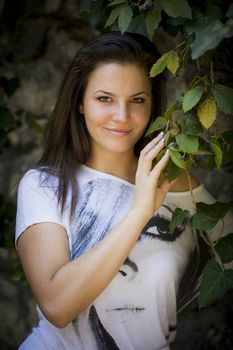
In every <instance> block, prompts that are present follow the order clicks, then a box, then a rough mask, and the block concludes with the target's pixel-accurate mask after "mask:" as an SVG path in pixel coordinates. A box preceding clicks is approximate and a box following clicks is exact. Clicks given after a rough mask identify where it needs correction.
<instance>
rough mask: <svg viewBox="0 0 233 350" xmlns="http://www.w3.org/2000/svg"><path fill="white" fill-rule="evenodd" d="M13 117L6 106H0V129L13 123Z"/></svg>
mask: <svg viewBox="0 0 233 350" xmlns="http://www.w3.org/2000/svg"><path fill="white" fill-rule="evenodd" d="M13 121H14V117H13V114H12V113H11V111H10V110H9V109H8V108H5V107H1V106H0V129H4V128H6V127H8V126H9V125H10V124H11V123H13Z"/></svg>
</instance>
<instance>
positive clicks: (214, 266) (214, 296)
mask: <svg viewBox="0 0 233 350" xmlns="http://www.w3.org/2000/svg"><path fill="white" fill-rule="evenodd" d="M232 288H233V270H224V271H222V269H221V267H220V266H219V264H218V263H217V262H216V261H209V262H208V263H207V264H206V266H205V268H204V270H203V276H202V281H201V286H200V295H199V297H198V304H199V307H200V308H202V307H206V306H208V305H210V304H212V303H213V302H214V301H216V300H218V299H220V298H222V297H223V296H224V295H225V294H226V292H227V291H229V290H230V289H232Z"/></svg>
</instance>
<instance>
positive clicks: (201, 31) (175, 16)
mask: <svg viewBox="0 0 233 350" xmlns="http://www.w3.org/2000/svg"><path fill="white" fill-rule="evenodd" d="M78 5H79V12H80V13H82V16H84V17H86V18H87V19H88V20H89V21H90V22H91V23H92V24H93V25H94V26H95V27H97V28H98V29H100V30H101V31H108V30H120V31H121V32H122V33H124V32H125V31H131V32H137V33H140V34H143V35H145V36H147V37H148V38H149V39H150V40H153V38H154V37H155V36H156V34H157V30H158V28H162V29H163V30H164V31H165V32H166V33H168V34H170V35H172V36H176V35H177V33H178V32H181V33H182V34H183V36H184V38H185V39H184V41H183V42H181V43H180V44H178V45H177V46H176V47H173V48H171V49H170V50H169V51H168V52H165V53H164V54H163V55H161V57H160V58H159V59H158V60H157V61H156V62H155V63H154V65H153V66H152V67H151V72H150V76H151V77H155V76H157V75H159V74H161V73H162V72H168V73H169V74H170V75H171V76H173V77H174V81H175V77H176V75H177V73H178V72H179V70H180V68H181V66H182V65H183V64H184V65H185V63H186V60H187V58H188V57H190V59H191V60H196V62H197V74H196V76H194V77H193V78H192V80H191V81H190V83H189V85H188V89H187V91H184V92H183V93H182V94H181V96H179V97H178V98H177V99H176V100H175V101H173V102H172V103H171V104H170V105H168V106H167V108H166V110H165V111H164V112H163V114H162V115H160V116H157V115H156V116H154V117H155V118H154V120H153V121H152V123H151V124H150V125H149V128H148V130H147V133H146V136H147V137H153V135H154V134H156V133H158V132H161V131H163V133H164V138H165V144H166V147H167V148H168V149H169V151H170V161H169V163H168V165H167V167H166V168H165V170H164V175H165V176H166V177H167V178H168V179H170V180H173V179H175V178H176V177H177V176H179V174H180V171H181V170H183V171H185V172H186V173H187V176H188V172H187V170H188V169H189V168H190V167H191V166H197V167H203V166H205V167H216V168H219V167H221V165H222V163H224V162H225V161H226V159H227V161H231V162H232V161H233V159H232V155H231V156H230V153H229V152H228V151H229V150H230V149H231V147H232V140H230V139H231V137H230V135H231V132H230V131H229V132H225V133H222V134H221V133H220V132H217V129H216V128H215V122H216V118H217V115H218V114H219V113H221V118H224V115H225V114H233V89H232V87H230V86H226V85H224V84H222V83H219V82H215V70H214V57H215V53H216V50H217V49H218V48H219V47H221V46H224V43H225V41H226V40H229V38H231V37H232V36H233V4H232V3H231V1H228V0H214V1H209V0H204V1H195V0H193V1H191V0H190V1H188V0H180V1H174V0H154V1H153V0H144V1H143V0H142V1H140V0H139V1H132V0H112V1H111V0H109V1H104V0H100V1H95V0H88V1H84V0H81V1H78ZM163 154H164V151H161V152H160V154H159V155H158V156H157V159H160V158H161V157H162V155H163ZM190 192H191V196H192V198H193V206H194V208H193V209H194V214H193V215H191V214H190V212H189V211H187V210H182V209H180V208H177V209H176V210H175V212H174V214H173V217H172V221H171V223H170V231H171V233H172V232H173V231H174V229H175V227H176V226H177V225H179V224H181V223H182V222H183V221H184V220H186V221H189V223H190V225H191V226H192V227H193V229H195V230H198V232H199V233H200V236H201V237H202V238H203V239H204V241H205V242H206V244H207V245H208V246H209V248H210V251H211V257H212V258H211V259H212V260H210V261H209V262H208V263H207V265H206V266H205V268H204V270H203V276H202V284H201V287H200V296H199V306H200V307H204V306H207V305H209V304H211V303H212V302H213V301H215V300H216V299H218V298H220V297H222V296H223V295H224V294H225V293H226V292H227V291H228V290H229V289H232V288H233V271H232V270H228V269H226V268H225V267H224V265H223V263H225V262H227V261H229V260H232V259H233V254H232V251H233V240H232V235H233V234H228V235H227V236H226V237H224V238H221V232H220V233H219V238H218V240H217V241H215V242H211V241H210V239H209V238H208V233H207V231H208V230H210V229H212V228H213V227H215V225H216V224H217V223H218V222H219V221H222V220H223V218H224V216H225V215H226V213H227V212H228V211H229V210H230V209H231V208H232V207H233V205H232V203H220V202H217V203H215V204H212V205H207V204H205V203H195V201H194V197H193V193H192V189H191V186H190ZM226 257H227V258H226Z"/></svg>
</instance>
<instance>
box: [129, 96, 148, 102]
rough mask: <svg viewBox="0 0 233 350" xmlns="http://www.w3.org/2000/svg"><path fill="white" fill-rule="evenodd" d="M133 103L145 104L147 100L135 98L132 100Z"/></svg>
mask: <svg viewBox="0 0 233 350" xmlns="http://www.w3.org/2000/svg"><path fill="white" fill-rule="evenodd" d="M131 102H133V103H144V102H145V98H143V97H135V98H133V99H132V100H131Z"/></svg>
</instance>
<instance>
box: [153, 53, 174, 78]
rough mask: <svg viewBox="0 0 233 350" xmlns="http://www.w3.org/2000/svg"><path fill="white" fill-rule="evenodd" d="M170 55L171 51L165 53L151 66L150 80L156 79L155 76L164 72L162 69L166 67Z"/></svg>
mask: <svg viewBox="0 0 233 350" xmlns="http://www.w3.org/2000/svg"><path fill="white" fill-rule="evenodd" d="M170 53H171V51H169V52H166V53H165V54H163V55H162V56H161V57H160V58H159V59H158V60H157V61H156V62H155V64H153V66H152V68H151V71H150V77H151V78H154V77H156V75H159V74H160V73H162V72H163V71H164V69H165V68H166V67H167V63H168V60H169V55H170Z"/></svg>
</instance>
